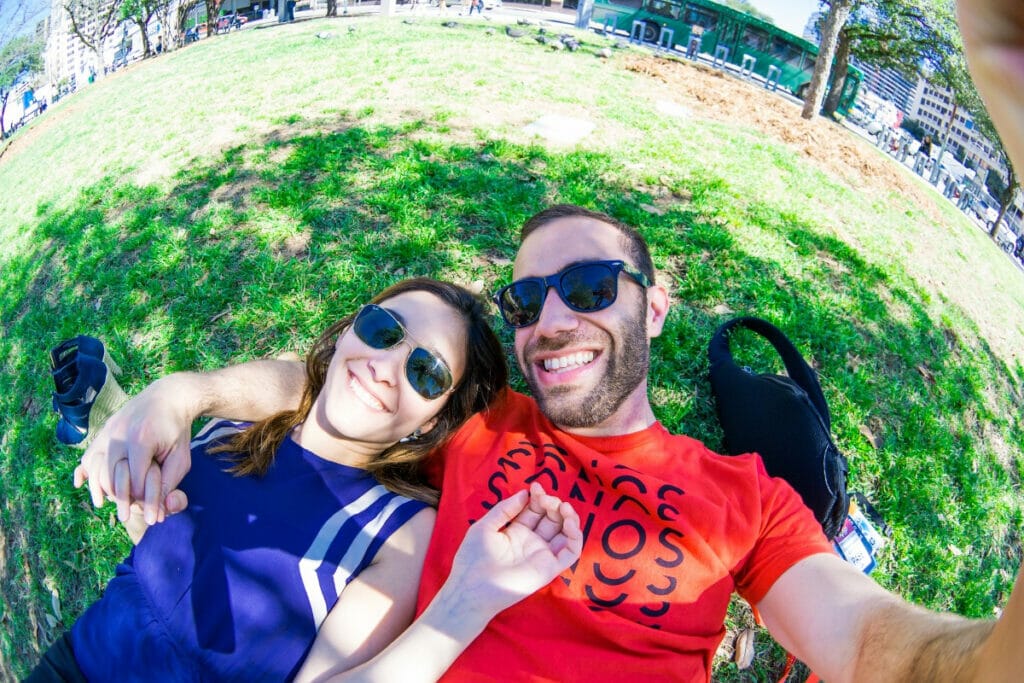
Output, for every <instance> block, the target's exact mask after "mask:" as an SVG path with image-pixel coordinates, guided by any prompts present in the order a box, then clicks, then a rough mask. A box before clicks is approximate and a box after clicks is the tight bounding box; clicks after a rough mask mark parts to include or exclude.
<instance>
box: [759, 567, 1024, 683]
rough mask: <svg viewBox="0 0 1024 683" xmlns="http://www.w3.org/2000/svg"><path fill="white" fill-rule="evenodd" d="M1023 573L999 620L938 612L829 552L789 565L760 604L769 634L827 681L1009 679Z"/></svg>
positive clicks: (1023, 651) (1023, 667) (1023, 654)
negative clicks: (891, 590)
mask: <svg viewBox="0 0 1024 683" xmlns="http://www.w3.org/2000/svg"><path fill="white" fill-rule="evenodd" d="M1022 603H1024V598H1022V596H1021V579H1020V577H1018V579H1017V586H1015V588H1014V593H1013V594H1012V595H1011V597H1010V601H1009V603H1008V604H1007V607H1006V609H1005V610H1004V611H1003V615H1002V617H1001V618H1000V619H999V621H998V622H994V621H987V620H975V619H967V618H965V617H961V616H958V615H955V614H939V613H936V612H930V611H928V610H926V609H923V608H921V607H917V606H915V605H911V604H910V603H907V602H905V601H904V600H902V599H900V598H899V597H897V596H896V595H893V594H892V593H889V592H887V591H886V590H885V589H883V588H882V587H881V586H879V585H878V584H876V583H875V582H874V581H872V580H871V579H870V578H868V577H867V576H865V575H864V574H862V573H861V572H860V571H858V570H857V569H856V568H855V567H854V566H853V565H851V564H849V563H847V562H844V561H843V560H841V559H840V558H839V557H837V556H834V555H813V556H811V557H809V558H807V559H804V560H802V561H800V562H798V563H797V564H795V565H794V566H793V567H791V568H790V569H789V570H787V571H786V572H785V573H784V574H783V575H782V576H781V577H780V578H779V579H778V581H776V582H775V584H774V585H773V586H772V588H771V589H770V590H769V591H768V593H767V595H765V597H764V599H763V600H762V601H761V602H760V603H758V605H757V608H758V611H759V612H760V613H761V616H762V617H763V619H764V622H765V625H766V626H767V627H768V630H769V631H770V632H771V634H772V636H773V637H774V638H775V639H776V640H778V641H779V643H780V644H781V645H782V646H783V647H785V648H786V649H787V650H789V651H790V652H792V653H793V654H794V655H796V656H797V657H799V658H800V659H801V660H802V661H804V662H806V663H807V664H808V666H810V667H811V669H812V670H813V671H814V672H815V673H816V674H818V675H819V676H821V677H822V679H823V680H826V681H828V682H829V683H835V682H841V681H851V682H853V681H856V682H857V683H860V682H862V681H866V682H871V681H901V682H903V681H928V682H929V683H931V682H941V681H951V682H952V681H986V682H987V681H1015V680H1020V672H1022V671H1024V605H1022Z"/></svg>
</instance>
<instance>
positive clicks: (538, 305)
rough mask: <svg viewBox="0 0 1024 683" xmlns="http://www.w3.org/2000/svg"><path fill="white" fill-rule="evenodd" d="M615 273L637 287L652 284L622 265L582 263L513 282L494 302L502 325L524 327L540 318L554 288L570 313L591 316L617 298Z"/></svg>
mask: <svg viewBox="0 0 1024 683" xmlns="http://www.w3.org/2000/svg"><path fill="white" fill-rule="evenodd" d="M619 273H625V274H626V275H628V276H630V277H631V278H633V279H634V280H636V282H637V283H638V284H639V285H640V286H641V287H650V286H651V284H652V283H651V280H650V278H648V277H647V276H646V275H644V274H643V273H641V272H640V271H639V270H637V269H636V268H634V267H632V266H630V265H629V264H627V263H625V262H623V261H585V262H583V263H577V264H574V265H571V266H569V267H568V268H566V269H565V270H562V271H560V272H558V273H555V274H554V275H548V276H547V277H526V278H523V279H522V280H516V281H515V282H513V283H512V284H510V285H508V286H507V287H503V288H502V289H501V290H499V291H498V294H497V295H496V296H495V297H494V298H495V301H497V303H498V308H499V309H501V317H503V318H504V319H505V322H506V323H508V324H509V325H511V326H512V327H526V326H528V325H532V324H534V323H535V322H537V319H538V318H540V312H541V309H542V308H544V300H545V299H547V296H548V288H549V287H554V288H555V291H556V292H558V296H559V297H561V299H562V301H563V302H565V305H566V306H568V307H569V308H571V309H572V310H574V311H578V312H580V313H593V312H594V311H600V310H602V309H605V308H608V307H609V306H611V305H612V304H613V303H615V299H616V297H617V296H618V295H619Z"/></svg>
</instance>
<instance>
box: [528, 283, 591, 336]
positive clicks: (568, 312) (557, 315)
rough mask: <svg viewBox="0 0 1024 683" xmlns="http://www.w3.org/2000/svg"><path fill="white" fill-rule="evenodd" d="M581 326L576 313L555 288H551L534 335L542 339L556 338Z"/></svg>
mask: <svg viewBox="0 0 1024 683" xmlns="http://www.w3.org/2000/svg"><path fill="white" fill-rule="evenodd" d="M579 324H580V320H579V317H578V314H577V313H576V311H574V310H572V309H571V308H569V307H568V306H566V305H565V302H564V301H562V297H560V296H559V295H558V292H557V291H555V288H554V287H549V288H548V292H547V297H545V299H544V305H543V306H542V307H541V309H540V315H539V316H538V318H537V323H536V330H534V334H538V335H540V336H542V337H555V336H558V334H559V333H562V332H568V331H569V330H574V329H576V328H577V327H579Z"/></svg>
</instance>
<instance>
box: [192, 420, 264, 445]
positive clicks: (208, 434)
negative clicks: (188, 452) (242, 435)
mask: <svg viewBox="0 0 1024 683" xmlns="http://www.w3.org/2000/svg"><path fill="white" fill-rule="evenodd" d="M251 424H252V423H251V422H236V421H234V420H225V419H223V418H219V417H215V418H212V419H211V420H210V421H209V422H207V423H206V424H205V425H203V426H202V427H201V428H200V429H199V431H198V432H196V435H195V436H193V437H192V448H199V447H203V448H209V447H210V446H212V445H214V444H216V443H221V442H223V441H225V440H227V439H230V438H231V437H232V436H234V435H235V434H238V433H239V432H241V431H244V430H245V429H247V428H248V427H249V426H251Z"/></svg>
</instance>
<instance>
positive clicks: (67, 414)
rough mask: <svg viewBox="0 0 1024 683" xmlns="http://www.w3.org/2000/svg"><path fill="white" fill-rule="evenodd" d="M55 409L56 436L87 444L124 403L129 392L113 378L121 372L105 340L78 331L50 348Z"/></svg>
mask: <svg viewBox="0 0 1024 683" xmlns="http://www.w3.org/2000/svg"><path fill="white" fill-rule="evenodd" d="M50 365H51V368H52V370H51V373H50V374H51V376H52V377H53V385H54V389H55V391H54V393H53V409H54V410H55V411H56V412H57V414H58V415H60V419H59V420H58V421H57V440H58V441H60V442H61V443H63V444H67V445H69V446H77V447H79V448H85V447H86V446H87V445H88V443H89V437H90V435H94V434H95V433H96V432H97V431H98V430H99V428H100V427H102V426H103V423H104V422H106V421H107V418H109V417H110V416H111V415H113V414H114V413H116V412H117V410H118V409H119V408H120V407H121V406H122V405H124V404H125V402H126V401H127V400H128V396H127V394H125V393H124V391H123V390H122V389H121V387H120V386H119V385H118V383H117V380H116V379H114V374H115V373H119V372H121V368H119V367H118V366H117V364H116V363H115V362H114V360H113V359H112V358H111V357H110V354H109V353H108V352H107V349H106V348H105V347H104V346H103V342H101V341H100V340H99V339H96V338H95V337H88V336H85V335H79V336H77V337H74V338H73V339H68V340H67V341H64V342H62V343H61V344H59V345H57V346H55V347H54V348H53V349H52V350H51V351H50Z"/></svg>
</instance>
